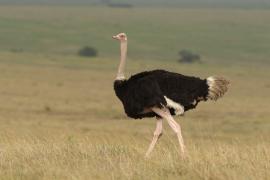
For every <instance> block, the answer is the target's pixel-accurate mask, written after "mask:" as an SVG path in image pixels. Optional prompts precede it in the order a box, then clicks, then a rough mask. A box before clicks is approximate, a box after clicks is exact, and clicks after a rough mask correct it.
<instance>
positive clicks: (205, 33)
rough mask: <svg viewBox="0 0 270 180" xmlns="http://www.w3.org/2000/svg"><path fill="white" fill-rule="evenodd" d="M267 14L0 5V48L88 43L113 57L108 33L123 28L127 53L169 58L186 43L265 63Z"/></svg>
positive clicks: (38, 49)
mask: <svg viewBox="0 0 270 180" xmlns="http://www.w3.org/2000/svg"><path fill="white" fill-rule="evenodd" d="M269 17H270V13H269V11H268V10H261V9H247V10H243V9H226V8H225V9H222V8H218V9H207V8H202V9H200V8H197V9H185V8H182V9H181V8H132V9H117V8H102V7H88V6H86V7H73V6H63V7H62V6H1V7H0V26H1V27H2V28H1V30H0V38H1V44H0V48H1V49H2V51H8V50H10V49H23V51H26V52H31V53H43V54H62V55H63V54H64V55H71V54H75V53H77V51H78V49H80V48H81V47H82V46H86V45H89V46H94V47H96V48H97V49H98V50H99V52H100V55H101V56H102V57H115V51H116V49H118V47H117V46H115V43H114V42H112V41H111V36H112V35H114V34H116V33H118V32H122V31H124V32H127V34H128V35H129V37H130V40H129V42H130V43H129V45H130V48H129V57H131V58H133V59H158V60H169V61H170V60H172V61H175V60H177V59H178V58H179V57H178V52H179V51H180V50H182V49H191V50H193V51H195V52H197V53H199V54H201V55H202V57H203V58H204V59H205V60H208V61H211V62H214V61H218V62H220V61H222V62H225V61H226V62H229V63H232V62H235V61H238V62H253V61H258V62H264V63H266V62H268V61H267V60H268V57H269V55H270V54H269V51H268V49H269V48H270V45H269V37H270V34H269V32H270V25H269V23H268V21H269Z"/></svg>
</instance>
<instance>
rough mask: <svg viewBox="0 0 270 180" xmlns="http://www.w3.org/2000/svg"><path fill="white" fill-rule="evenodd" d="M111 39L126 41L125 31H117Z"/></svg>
mask: <svg viewBox="0 0 270 180" xmlns="http://www.w3.org/2000/svg"><path fill="white" fill-rule="evenodd" d="M112 38H113V39H116V40H119V41H120V42H124V41H127V35H126V34H125V33H119V34H117V35H115V36H113V37H112Z"/></svg>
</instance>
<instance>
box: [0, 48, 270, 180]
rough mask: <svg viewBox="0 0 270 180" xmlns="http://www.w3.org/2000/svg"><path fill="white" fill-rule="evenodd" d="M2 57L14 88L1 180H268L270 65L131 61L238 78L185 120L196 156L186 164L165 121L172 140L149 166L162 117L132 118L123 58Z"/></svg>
mask: <svg viewBox="0 0 270 180" xmlns="http://www.w3.org/2000/svg"><path fill="white" fill-rule="evenodd" d="M0 57H1V60H2V61H1V63H0V70H1V72H2V76H1V77H0V82H1V84H2V86H3V87H5V88H2V89H1V92H0V99H1V101H2V102H4V103H1V104H0V111H1V117H0V127H1V131H0V137H1V138H0V178H1V179H178V178H182V179H267V178H268V177H269V175H270V174H269V171H268V169H269V165H270V164H269V162H270V156H269V155H270V152H269V149H270V144H269V141H268V137H269V127H270V124H269V119H268V118H269V115H270V112H269V103H268V102H269V96H267V94H268V92H269V82H268V81H267V80H268V77H269V73H268V72H267V69H268V68H267V67H260V68H261V71H256V70H254V69H253V68H251V67H239V66H237V67H230V68H229V67H228V66H223V67H218V66H216V65H205V64H202V65H200V64H194V65H179V64H176V63H172V62H171V63H168V64H166V65H165V64H164V63H162V62H160V61H151V62H152V63H147V64H145V62H143V61H129V62H128V69H127V71H128V72H131V73H134V72H136V71H140V70H142V69H145V70H147V69H153V68H156V67H163V68H165V69H168V70H172V71H176V72H181V73H184V74H190V75H195V74H196V75H199V76H201V77H207V76H208V75H209V72H211V74H212V73H214V74H215V73H220V74H223V75H225V76H227V77H228V78H230V80H231V81H232V86H231V89H230V91H229V93H228V94H227V95H226V96H225V97H224V98H223V99H222V100H220V101H218V102H216V103H213V102H211V103H210V102H209V103H201V104H200V105H199V106H198V108H197V109H196V110H194V111H191V112H187V114H186V116H185V117H183V118H177V121H178V122H180V124H181V125H182V128H183V134H184V138H185V140H186V145H187V149H188V151H189V156H188V158H187V159H185V160H182V159H181V158H180V156H179V154H178V144H177V139H176V137H175V135H174V134H173V133H172V131H171V130H170V128H169V127H168V126H167V125H165V131H164V136H163V137H162V138H161V140H160V141H159V143H158V145H157V147H156V149H155V150H154V152H153V154H152V156H151V158H150V159H147V160H146V159H144V158H143V157H144V153H145V151H146V150H147V148H148V145H149V143H150V141H151V138H152V133H153V132H152V131H153V130H154V127H155V121H154V120H153V119H146V120H142V121H134V120H130V119H128V118H127V117H126V116H125V115H124V112H123V110H122V107H121V104H120V102H119V101H118V100H117V99H116V97H115V96H114V92H113V90H112V81H113V77H114V75H115V68H116V66H117V61H114V60H111V59H102V58H97V59H85V58H79V57H73V56H69V57H63V56H54V57H53V58H52V57H47V56H43V55H32V54H27V53H20V54H19V55H18V54H16V53H15V54H14V53H1V54H0ZM142 66H144V67H143V68H142ZM258 79H260V81H258ZM247 80H248V81H247ZM254 84H256V86H254ZM258 90H259V91H260V92H259V93H258Z"/></svg>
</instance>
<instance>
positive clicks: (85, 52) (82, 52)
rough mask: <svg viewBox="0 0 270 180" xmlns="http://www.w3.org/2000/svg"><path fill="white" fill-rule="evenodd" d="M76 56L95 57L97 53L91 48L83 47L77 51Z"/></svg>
mask: <svg viewBox="0 0 270 180" xmlns="http://www.w3.org/2000/svg"><path fill="white" fill-rule="evenodd" d="M78 54H79V56H84V57H96V56H97V54H98V52H97V50H96V49H95V48H93V47H89V46H85V47H83V48H81V49H80V50H79V52H78Z"/></svg>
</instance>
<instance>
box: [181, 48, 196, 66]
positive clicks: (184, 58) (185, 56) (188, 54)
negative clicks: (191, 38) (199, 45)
mask: <svg viewBox="0 0 270 180" xmlns="http://www.w3.org/2000/svg"><path fill="white" fill-rule="evenodd" d="M179 55H180V59H179V62H182V63H193V62H200V61H201V57H200V55H198V54H196V53H193V52H192V51H190V50H185V49H184V50H181V51H179Z"/></svg>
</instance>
